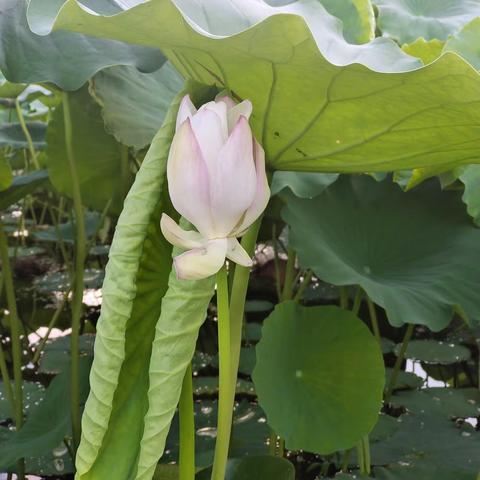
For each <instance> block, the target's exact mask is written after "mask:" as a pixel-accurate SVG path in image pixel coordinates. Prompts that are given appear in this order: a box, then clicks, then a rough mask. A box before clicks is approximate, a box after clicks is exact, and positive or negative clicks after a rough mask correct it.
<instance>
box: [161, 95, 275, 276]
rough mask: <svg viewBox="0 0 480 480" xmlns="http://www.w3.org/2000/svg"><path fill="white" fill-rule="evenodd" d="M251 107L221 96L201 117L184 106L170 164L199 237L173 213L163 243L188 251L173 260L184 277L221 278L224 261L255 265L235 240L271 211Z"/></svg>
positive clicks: (179, 206)
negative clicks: (179, 222) (188, 229)
mask: <svg viewBox="0 0 480 480" xmlns="http://www.w3.org/2000/svg"><path fill="white" fill-rule="evenodd" d="M251 113H252V104H251V102H250V101H248V100H244V101H243V102H241V103H236V102H234V101H233V100H232V99H231V98H229V97H220V98H217V99H216V100H215V101H214V102H208V103H206V104H205V105H202V106H201V107H200V108H199V109H198V111H197V109H196V108H195V107H194V105H193V103H192V102H191V100H190V98H189V96H188V95H187V96H185V97H184V98H183V100H182V102H181V104H180V109H179V111H178V116H177V125H176V132H175V135H174V137H173V141H172V145H171V147H170V153H169V157H168V163H167V178H168V188H169V192H170V198H171V200H172V203H173V206H174V207H175V209H176V210H177V211H178V212H179V213H180V214H181V215H182V216H183V217H184V218H185V219H187V220H188V221H189V222H190V223H191V224H192V225H193V226H194V227H195V228H196V229H197V231H194V230H191V231H185V230H183V229H182V228H181V227H180V226H179V225H178V224H177V223H175V221H174V220H172V219H171V218H170V217H169V216H168V215H166V214H163V215H162V219H161V222H160V225H161V228H162V232H163V235H164V236H165V238H166V239H167V240H168V241H169V242H170V243H172V244H173V245H176V246H178V247H182V248H184V249H186V250H187V251H186V252H185V253H182V254H181V255H178V256H177V257H175V258H174V266H175V269H176V272H177V276H178V278H180V279H186V280H193V279H200V278H206V277H209V276H211V275H214V274H215V273H217V272H218V271H219V270H220V268H221V267H222V265H223V263H224V262H225V258H228V259H229V260H231V261H233V262H236V263H238V264H240V265H243V266H245V267H248V266H251V265H252V260H251V258H250V257H249V255H248V254H247V252H245V250H244V249H243V248H242V246H241V245H240V243H239V242H238V240H237V238H238V237H241V236H242V235H243V234H244V233H245V231H246V230H247V229H248V227H249V226H250V225H251V224H252V223H253V222H254V221H255V220H256V219H257V218H258V217H259V216H260V214H261V213H262V212H263V211H264V210H265V207H266V206H267V203H268V200H269V197H270V189H269V187H268V181H267V177H266V173H265V153H264V151H263V148H262V147H261V145H260V144H259V143H258V142H257V140H256V139H255V138H254V136H253V134H252V131H251V129H250V125H249V123H248V120H249V117H250V114H251Z"/></svg>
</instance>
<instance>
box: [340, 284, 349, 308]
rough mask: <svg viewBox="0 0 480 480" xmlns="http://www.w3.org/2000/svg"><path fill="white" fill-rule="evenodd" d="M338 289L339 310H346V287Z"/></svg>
mask: <svg viewBox="0 0 480 480" xmlns="http://www.w3.org/2000/svg"><path fill="white" fill-rule="evenodd" d="M339 288H340V308H344V309H347V308H348V290H347V287H344V286H342V287H339Z"/></svg>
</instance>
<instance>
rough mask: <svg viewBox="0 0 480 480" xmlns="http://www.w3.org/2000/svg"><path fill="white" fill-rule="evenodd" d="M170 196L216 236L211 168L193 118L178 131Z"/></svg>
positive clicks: (186, 214)
mask: <svg viewBox="0 0 480 480" xmlns="http://www.w3.org/2000/svg"><path fill="white" fill-rule="evenodd" d="M167 178H168V189H169V192H170V198H171V200H172V203H173V206H174V207H175V209H176V210H177V211H178V212H179V213H180V214H181V215H183V216H184V217H185V218H186V219H187V220H188V221H189V222H190V223H192V224H193V225H195V227H196V228H197V230H198V231H199V232H200V233H201V234H202V236H203V237H205V238H212V235H211V234H212V232H213V223H212V216H211V205H210V185H209V174H208V169H207V166H206V163H205V160H204V158H203V155H202V152H201V150H200V146H199V145H198V142H197V139H196V137H195V135H194V133H193V130H192V127H191V124H190V119H189V118H187V120H185V122H183V123H182V124H181V125H180V127H179V129H178V132H177V133H176V134H175V136H174V137H173V140H172V145H171V147H170V153H169V156H168V162H167Z"/></svg>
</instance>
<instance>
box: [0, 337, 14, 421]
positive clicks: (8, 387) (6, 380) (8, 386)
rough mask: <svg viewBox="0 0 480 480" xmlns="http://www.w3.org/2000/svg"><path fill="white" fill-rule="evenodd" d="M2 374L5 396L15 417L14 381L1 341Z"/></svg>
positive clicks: (0, 363) (0, 361)
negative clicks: (11, 377)
mask: <svg viewBox="0 0 480 480" xmlns="http://www.w3.org/2000/svg"><path fill="white" fill-rule="evenodd" d="M0 374H1V375H2V380H3V384H4V385H5V397H6V398H7V401H8V404H9V405H10V410H11V412H12V417H15V397H14V395H13V388H12V382H11V380H10V375H9V374H8V368H7V361H6V360H5V352H4V351H3V347H2V344H1V343H0Z"/></svg>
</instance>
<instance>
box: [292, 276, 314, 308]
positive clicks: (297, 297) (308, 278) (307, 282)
mask: <svg viewBox="0 0 480 480" xmlns="http://www.w3.org/2000/svg"><path fill="white" fill-rule="evenodd" d="M312 277H313V272H312V271H311V270H308V271H307V273H306V274H305V277H303V281H302V283H301V284H300V287H299V288H298V290H297V293H296V294H295V297H293V300H294V301H295V302H297V303H298V302H299V301H300V300H301V299H302V298H303V295H304V293H305V290H306V289H307V287H308V286H309V285H310V282H311V281H312Z"/></svg>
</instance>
